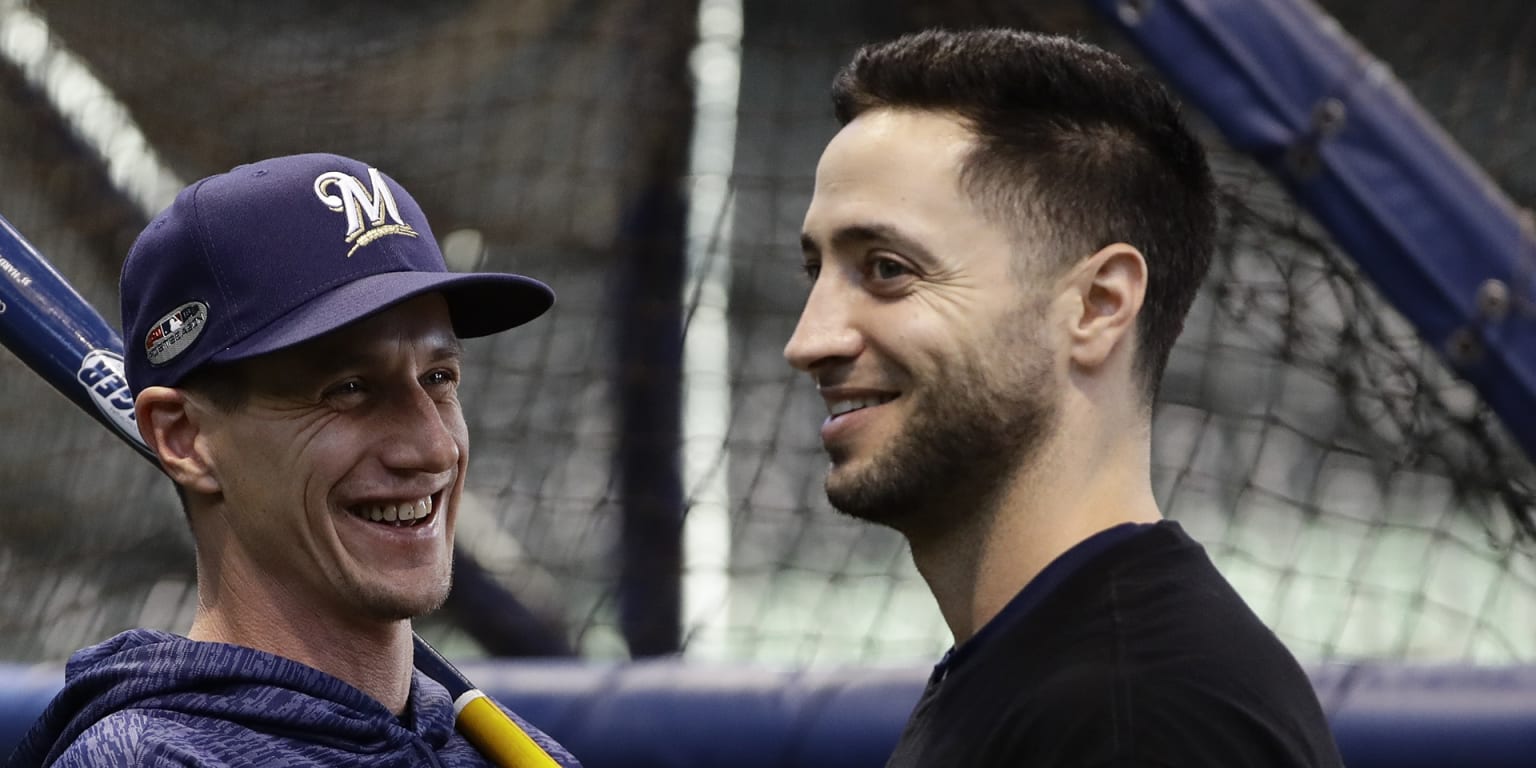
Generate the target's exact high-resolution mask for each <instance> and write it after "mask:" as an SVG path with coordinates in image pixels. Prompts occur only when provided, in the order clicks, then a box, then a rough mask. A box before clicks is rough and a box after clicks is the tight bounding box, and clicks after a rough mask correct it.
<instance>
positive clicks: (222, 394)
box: [176, 361, 251, 413]
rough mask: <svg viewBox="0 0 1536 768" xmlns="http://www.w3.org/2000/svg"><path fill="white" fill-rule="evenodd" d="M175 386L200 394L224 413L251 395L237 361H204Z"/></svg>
mask: <svg viewBox="0 0 1536 768" xmlns="http://www.w3.org/2000/svg"><path fill="white" fill-rule="evenodd" d="M176 386H177V388H179V389H184V390H187V391H189V392H192V393H194V394H197V395H201V396H202V397H203V398H205V399H206V400H208V402H210V403H212V404H213V407H215V408H217V409H219V410H220V411H223V412H224V413H230V412H231V411H234V410H236V409H238V408H239V407H240V406H242V405H245V403H246V401H247V400H249V399H250V396H251V387H250V383H249V382H248V381H247V379H246V376H245V373H244V370H243V369H242V368H241V366H240V362H239V361H237V362H233V363H206V364H204V365H201V366H199V367H197V368H194V369H193V370H192V371H191V372H190V373H188V374H187V375H186V377H185V378H183V379H182V380H181V382H180V383H179V384H177V385H176Z"/></svg>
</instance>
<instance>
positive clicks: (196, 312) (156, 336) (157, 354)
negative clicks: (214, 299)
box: [144, 301, 208, 365]
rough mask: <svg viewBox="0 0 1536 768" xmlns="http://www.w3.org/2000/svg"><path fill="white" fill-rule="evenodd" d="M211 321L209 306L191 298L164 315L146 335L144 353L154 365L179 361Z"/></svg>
mask: <svg viewBox="0 0 1536 768" xmlns="http://www.w3.org/2000/svg"><path fill="white" fill-rule="evenodd" d="M207 321H208V305H207V304H204V303H202V302H201V301H189V302H187V303H185V304H183V305H181V306H179V307H177V308H176V309H174V310H172V311H171V312H170V313H168V314H167V315H165V316H164V317H162V318H160V321H159V322H157V323H155V325H154V327H153V328H150V329H149V333H148V334H145V336H144V355H145V356H146V357H148V358H149V364H150V365H165V364H166V363H169V362H171V361H172V360H175V359H176V358H177V356H179V355H180V354H181V353H182V352H185V351H187V347H190V346H192V342H194V341H197V337H198V336H199V335H201V334H202V332H203V326H204V325H205V324H206V323H207Z"/></svg>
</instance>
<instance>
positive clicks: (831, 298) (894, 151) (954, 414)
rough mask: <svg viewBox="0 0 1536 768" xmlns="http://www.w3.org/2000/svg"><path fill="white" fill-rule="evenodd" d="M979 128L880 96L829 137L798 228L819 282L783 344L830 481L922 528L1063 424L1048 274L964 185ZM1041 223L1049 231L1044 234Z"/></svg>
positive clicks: (901, 525)
mask: <svg viewBox="0 0 1536 768" xmlns="http://www.w3.org/2000/svg"><path fill="white" fill-rule="evenodd" d="M971 147H972V139H971V136H970V135H969V133H967V132H966V131H965V129H964V128H963V127H962V126H961V125H960V123H958V122H957V121H956V120H954V119H952V118H950V117H948V116H946V115H941V114H936V113H931V112H917V111H908V110H901V111H897V110H874V111H871V112H867V113H865V114H863V115H861V116H860V117H858V118H857V119H855V120H854V121H853V122H851V123H849V124H848V125H847V126H846V127H845V128H844V129H843V130H842V131H841V132H840V133H839V134H838V135H837V136H836V137H835V138H834V139H833V140H832V142H831V144H829V145H828V147H827V149H826V151H825V153H824V154H823V155H822V158H821V163H820V165H819V166H818V167H817V170H816V189H815V195H814V197H813V199H812V201H811V205H810V208H809V210H808V211H807V212H806V216H805V224H804V229H803V233H802V237H801V241H802V246H803V250H804V256H805V266H806V272H807V274H808V275H809V276H810V277H811V278H812V281H813V282H812V285H811V291H810V295H809V296H808V297H807V299H806V304H805V308H804V310H803V312H802V314H801V316H800V321H799V324H798V325H797V326H796V328H795V332H794V335H793V336H792V337H791V338H790V340H789V343H788V345H787V346H786V347H785V350H784V354H785V357H786V358H787V359H788V360H789V362H790V364H791V365H793V366H794V367H795V368H797V369H799V370H801V371H805V372H806V373H808V374H810V376H811V378H812V379H813V380H814V381H815V382H816V385H817V388H818V390H819V391H820V393H821V396H822V398H823V399H824V400H825V401H826V404H827V414H828V416H827V419H826V421H825V422H824V423H823V424H822V428H821V438H822V443H823V445H824V446H825V448H826V450H827V454H828V456H829V458H830V459H831V467H830V469H829V471H828V474H827V482H826V488H827V496H828V498H829V499H830V500H831V502H832V504H833V505H834V506H835V507H837V508H838V509H839V510H841V511H843V512H846V513H848V514H851V515H854V516H856V517H860V518H864V519H868V520H871V521H875V522H880V523H884V524H887V525H891V526H892V527H895V528H897V529H899V530H902V531H903V532H905V533H907V534H909V535H912V534H916V533H921V532H923V531H925V530H928V529H930V528H932V527H934V526H945V525H947V524H948V523H949V522H950V521H952V520H953V519H954V517H955V516H956V515H958V514H961V513H963V512H964V511H965V510H974V509H985V508H987V504H988V502H990V501H992V500H994V499H995V498H996V497H997V494H998V493H999V491H1000V490H1001V489H1002V487H1003V484H1004V483H1006V482H1007V481H1008V480H1009V479H1010V478H1011V477H1013V476H1014V475H1015V474H1016V473H1017V472H1018V471H1020V470H1021V468H1023V467H1025V466H1026V465H1027V464H1028V462H1029V459H1030V457H1031V456H1032V455H1033V454H1034V453H1035V452H1036V451H1037V449H1038V448H1039V447H1040V446H1041V444H1042V442H1043V440H1044V436H1045V435H1046V434H1047V432H1048V431H1049V429H1050V428H1051V427H1052V426H1053V425H1054V424H1055V421H1056V412H1057V401H1058V399H1059V392H1060V387H1061V386H1062V385H1061V384H1060V383H1059V377H1058V371H1059V370H1063V369H1064V366H1065V360H1064V358H1063V357H1062V356H1060V355H1057V354H1056V353H1055V352H1054V351H1053V349H1054V346H1053V345H1052V343H1051V339H1052V335H1051V333H1050V332H1049V329H1047V328H1046V327H1045V326H1044V320H1043V318H1044V317H1045V315H1046V305H1047V302H1048V301H1049V293H1050V292H1049V291H1048V290H1047V287H1046V286H1044V285H1038V286H1032V285H1030V284H1029V282H1030V281H1029V280H1027V279H1025V278H1024V277H1021V275H1022V274H1025V273H1027V272H1029V271H1030V270H1028V269H1021V268H1020V267H1019V265H1018V263H1017V260H1018V259H1020V258H1024V259H1028V258H1032V257H1033V254H1029V253H1023V254H1021V253H1020V252H1019V251H1020V247H1021V246H1020V245H1019V242H1018V240H1019V239H1018V238H1017V237H1014V236H1011V235H1010V231H1009V229H1008V228H1006V227H1003V226H1000V225H998V224H996V223H994V222H992V221H991V220H989V219H988V218H987V217H986V216H984V215H983V213H982V212H981V210H980V209H979V208H978V207H977V206H976V205H975V204H974V203H973V202H972V201H971V199H970V198H969V197H968V196H967V195H966V194H965V192H964V190H963V189H962V187H961V180H960V169H961V167H962V165H961V164H962V161H963V160H964V158H965V156H966V153H967V152H968V151H969V150H970V149H971ZM1042 239H1043V238H1042Z"/></svg>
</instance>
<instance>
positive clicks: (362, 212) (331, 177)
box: [315, 168, 416, 258]
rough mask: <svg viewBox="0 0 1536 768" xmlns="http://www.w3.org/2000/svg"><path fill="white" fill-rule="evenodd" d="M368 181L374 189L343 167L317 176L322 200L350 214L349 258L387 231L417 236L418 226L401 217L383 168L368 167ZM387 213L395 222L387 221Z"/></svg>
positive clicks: (317, 192) (316, 184)
mask: <svg viewBox="0 0 1536 768" xmlns="http://www.w3.org/2000/svg"><path fill="white" fill-rule="evenodd" d="M368 181H369V182H370V183H371V186H372V189H371V190H370V189H368V188H366V187H364V186H363V182H362V181H360V180H359V179H358V178H357V177H356V176H352V175H349V174H345V173H342V172H341V171H327V172H326V173H322V174H320V175H319V176H317V177H315V196H316V197H318V198H320V202H322V203H325V205H326V207H328V208H330V209H331V210H333V211H336V212H338V213H339V212H342V211H345V212H346V214H347V242H349V243H352V250H350V251H347V257H348V258H351V257H352V254H354V253H357V249H359V248H361V247H363V246H365V245H367V244H369V243H371V242H373V241H375V240H377V239H379V238H381V237H384V236H385V235H406V236H409V237H416V230H414V229H411V225H409V224H407V223H405V221H404V220H403V219H401V218H400V208H399V207H398V206H396V205H395V196H394V194H392V193H391V192H390V191H389V185H388V184H385V183H384V176H383V174H380V173H379V169H377V168H369V169H368ZM328 189H334V190H335V192H334V193H333V192H329V191H327V190H328ZM386 217H388V218H389V219H390V220H391V221H392V222H393V223H388V224H387V223H385V221H384V219H385V218H386ZM369 225H372V226H371V227H370V226H369Z"/></svg>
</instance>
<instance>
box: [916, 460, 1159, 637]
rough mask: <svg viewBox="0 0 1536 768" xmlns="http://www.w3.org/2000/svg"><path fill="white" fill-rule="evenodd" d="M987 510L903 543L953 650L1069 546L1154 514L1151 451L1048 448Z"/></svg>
mask: <svg viewBox="0 0 1536 768" xmlns="http://www.w3.org/2000/svg"><path fill="white" fill-rule="evenodd" d="M1059 434H1071V433H1070V432H1065V431H1063V432H1062V433H1059ZM1106 449H1108V450H1106ZM991 506H992V508H990V509H985V510H965V511H963V513H962V514H958V515H955V516H954V517H953V518H951V519H958V520H960V521H961V523H960V525H958V526H957V527H954V528H951V529H948V530H945V531H942V532H938V533H935V534H933V535H929V536H924V537H921V538H919V537H910V541H911V545H912V558H913V560H914V562H915V563H916V564H917V569H918V571H919V572H920V573H922V575H923V578H924V579H925V580H926V581H927V582H928V587H929V589H930V590H931V591H932V592H933V595H934V599H935V600H936V601H937V602H938V605H939V610H940V612H941V613H942V614H943V615H944V620H945V622H946V623H947V624H948V625H949V628H950V631H951V632H952V633H953V634H954V637H955V643H956V644H957V645H958V644H960V643H963V642H965V641H966V640H968V639H970V637H971V636H972V635H974V634H976V632H977V631H978V630H980V629H981V628H982V627H983V626H984V625H986V623H987V622H988V621H991V620H992V618H993V617H995V616H996V615H997V614H998V613H999V612H1000V611H1002V609H1003V607H1004V606H1006V605H1007V604H1008V601H1010V600H1012V599H1013V598H1014V596H1015V595H1017V594H1018V593H1019V591H1020V590H1022V589H1023V588H1024V587H1025V585H1027V584H1028V583H1029V582H1030V581H1031V580H1033V579H1034V578H1035V576H1037V575H1038V574H1039V573H1040V572H1041V571H1042V570H1044V569H1045V567H1046V566H1047V565H1050V564H1051V562H1052V561H1053V560H1055V559H1056V558H1057V557H1060V556H1061V555H1062V554H1063V553H1064V552H1066V551H1067V550H1069V549H1071V548H1072V547H1074V546H1076V545H1077V544H1079V543H1081V542H1082V541H1084V540H1085V539H1087V538H1089V537H1091V536H1093V535H1094V534H1095V533H1098V532H1100V531H1103V530H1106V529H1108V528H1112V527H1114V526H1116V525H1119V524H1121V523H1126V522H1155V521H1157V520H1160V519H1161V517H1162V515H1161V513H1160V512H1159V511H1158V508H1157V503H1156V500H1155V498H1154V497H1153V494H1152V489H1151V482H1150V457H1149V449H1148V448H1144V447H1142V446H1139V445H1137V444H1136V443H1134V442H1133V441H1120V442H1119V443H1118V444H1115V445H1112V446H1106V445H1102V444H1100V445H1094V446H1088V445H1082V444H1079V445H1078V447H1077V449H1076V450H1074V449H1073V448H1072V447H1071V446H1063V445H1051V446H1046V447H1045V450H1042V451H1040V452H1039V453H1038V454H1037V455H1036V456H1035V460H1034V462H1033V463H1032V465H1031V466H1030V467H1028V468H1024V469H1021V470H1020V472H1019V473H1018V474H1017V475H1016V476H1015V477H1013V478H1010V479H1009V481H1008V483H1007V485H1006V486H1005V487H1004V489H1003V491H1002V492H1001V493H1000V494H998V495H997V497H996V502H995V504H993V505H991Z"/></svg>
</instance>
